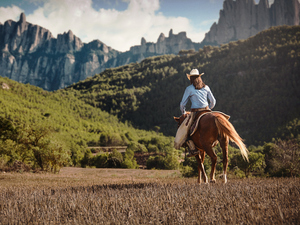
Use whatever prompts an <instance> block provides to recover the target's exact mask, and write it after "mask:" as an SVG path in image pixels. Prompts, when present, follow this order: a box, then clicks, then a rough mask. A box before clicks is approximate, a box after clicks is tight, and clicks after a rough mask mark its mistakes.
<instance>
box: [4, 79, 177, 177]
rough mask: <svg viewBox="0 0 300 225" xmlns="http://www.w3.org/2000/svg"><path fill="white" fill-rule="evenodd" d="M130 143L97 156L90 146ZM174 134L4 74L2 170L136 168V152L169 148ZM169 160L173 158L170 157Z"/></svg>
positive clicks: (64, 93) (170, 149) (70, 94)
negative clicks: (147, 127)
mask: <svg viewBox="0 0 300 225" xmlns="http://www.w3.org/2000/svg"><path fill="white" fill-rule="evenodd" d="M99 145H101V146H128V147H127V150H126V152H125V155H123V156H122V155H121V153H118V152H114V153H113V154H110V155H108V154H101V155H96V156H92V154H91V151H90V150H88V149H87V147H88V146H99ZM172 145H173V142H172V138H168V137H165V136H163V135H162V134H159V133H157V132H154V131H152V132H147V131H144V130H136V129H134V128H133V127H132V126H131V125H130V124H127V123H122V122H120V121H119V119H118V118H117V117H116V116H113V115H110V114H109V113H107V112H103V111H101V110H100V109H98V108H94V107H92V106H90V105H88V104H86V103H84V102H83V101H81V100H79V99H78V98H76V97H75V95H74V92H73V91H70V90H68V91H66V90H60V91H57V92H48V91H45V90H43V89H41V88H38V87H35V86H31V85H29V84H26V85H25V84H20V83H18V82H15V81H12V80H9V79H8V78H2V77H0V170H7V169H9V168H11V167H15V166H16V167H18V166H20V164H21V167H22V169H23V170H27V169H28V170H32V169H33V170H43V171H53V172H57V171H59V169H60V167H62V166H83V167H85V166H96V167H124V168H136V167H137V164H136V161H135V159H134V158H133V152H136V151H139V152H148V151H149V152H150V151H159V152H161V153H166V152H168V154H167V155H170V156H171V157H172V154H173V148H172ZM166 158H168V157H166ZM14 169H16V168H14Z"/></svg>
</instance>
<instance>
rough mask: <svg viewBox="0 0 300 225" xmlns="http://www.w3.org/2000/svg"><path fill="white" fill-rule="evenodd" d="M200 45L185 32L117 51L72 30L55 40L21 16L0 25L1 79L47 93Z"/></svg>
mask: <svg viewBox="0 0 300 225" xmlns="http://www.w3.org/2000/svg"><path fill="white" fill-rule="evenodd" d="M198 45H199V44H197V43H192V41H191V40H190V39H189V38H187V37H186V33H185V32H181V33H179V34H178V35H174V34H173V31H172V30H171V31H170V33H169V37H165V36H164V35H163V34H161V35H160V37H159V38H158V41H157V43H147V42H146V40H145V39H144V38H142V40H141V45H140V46H134V47H132V48H131V49H130V51H127V52H123V53H121V52H119V51H116V50H114V49H112V48H110V47H108V46H106V45H105V44H104V43H102V42H101V41H99V40H94V41H92V42H90V43H87V44H85V43H82V41H81V40H80V39H79V38H78V37H76V36H75V35H74V34H73V33H72V31H69V32H67V33H63V34H59V35H58V36H57V38H54V37H53V36H52V34H51V32H50V31H49V30H47V29H45V28H42V27H40V26H38V25H33V24H31V23H28V22H26V17H25V14H24V13H22V14H21V16H20V20H19V21H18V22H15V21H12V20H8V21H6V22H5V23H4V24H1V23H0V76H4V77H8V78H10V79H13V80H16V81H18V82H21V83H30V84H32V85H35V86H39V87H41V88H43V89H46V90H57V89H60V88H64V87H67V86H69V85H71V84H73V83H76V82H78V81H80V80H84V79H85V78H87V77H89V76H93V75H95V74H97V73H100V72H102V71H104V70H105V69H106V68H111V67H117V66H122V65H125V64H128V63H131V62H139V61H141V60H143V59H144V58H146V57H148V56H154V55H162V54H178V52H179V51H180V50H182V49H196V50H198V48H199V47H198Z"/></svg>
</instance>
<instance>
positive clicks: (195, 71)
mask: <svg viewBox="0 0 300 225" xmlns="http://www.w3.org/2000/svg"><path fill="white" fill-rule="evenodd" d="M203 74H204V73H201V74H199V71H198V70H197V69H192V70H191V72H190V74H186V76H187V78H188V79H190V76H202V75H203Z"/></svg>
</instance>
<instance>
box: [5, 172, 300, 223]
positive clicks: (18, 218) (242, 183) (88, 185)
mask: <svg viewBox="0 0 300 225" xmlns="http://www.w3.org/2000/svg"><path fill="white" fill-rule="evenodd" d="M0 224H300V179H299V178H281V179H271V178H269V179H266V178H265V179H240V180H235V179H229V181H228V183H227V184H226V185H224V184H222V183H221V180H217V183H216V184H209V185H205V184H201V185H197V184H196V178H193V179H191V178H190V179H187V178H181V177H180V174H179V172H178V171H160V170H123V169H81V168H63V169H62V170H61V172H60V174H56V175H55V174H42V173H41V174H30V173H24V174H20V173H0Z"/></svg>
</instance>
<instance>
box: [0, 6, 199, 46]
mask: <svg viewBox="0 0 300 225" xmlns="http://www.w3.org/2000/svg"><path fill="white" fill-rule="evenodd" d="M30 1H31V2H37V3H39V5H41V7H39V8H37V9H36V10H35V11H34V12H33V13H32V14H30V15H26V19H27V21H28V22H30V23H33V24H37V25H40V26H42V27H44V28H46V29H48V30H50V31H51V33H52V34H53V36H55V37H56V36H57V34H62V33H64V32H68V30H72V32H73V33H74V35H76V36H77V37H79V38H80V39H81V40H82V41H83V42H85V43H88V42H90V41H92V40H95V39H99V40H100V41H102V42H104V43H105V44H106V45H108V46H111V47H112V48H114V49H116V50H119V51H127V50H129V48H130V47H131V46H133V45H139V44H140V41H141V38H142V37H144V38H145V39H146V41H147V42H156V41H157V38H158V36H159V35H160V33H164V34H165V35H166V36H168V33H169V30H170V29H173V33H174V34H176V33H179V32H181V31H186V32H187V36H188V37H189V38H191V39H192V40H193V41H194V42H200V41H202V39H203V37H204V32H203V31H199V30H198V31H197V30H195V29H194V28H193V27H192V26H191V23H190V21H189V20H188V19H187V18H184V17H166V16H164V15H163V14H162V13H158V10H159V8H160V4H159V0H123V1H124V2H127V3H128V7H127V9H126V10H124V11H117V10H115V9H103V8H102V9H99V10H95V9H94V8H93V7H92V0H47V1H45V0H30ZM41 3H42V4H41ZM21 12H22V9H20V8H19V7H17V6H13V7H11V8H10V7H7V8H3V7H2V8H0V21H6V20H8V19H13V20H16V21H18V20H19V16H20V13H21Z"/></svg>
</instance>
